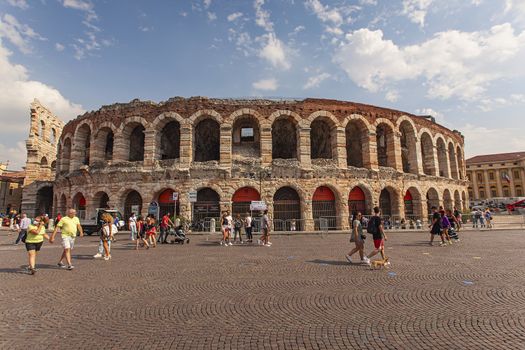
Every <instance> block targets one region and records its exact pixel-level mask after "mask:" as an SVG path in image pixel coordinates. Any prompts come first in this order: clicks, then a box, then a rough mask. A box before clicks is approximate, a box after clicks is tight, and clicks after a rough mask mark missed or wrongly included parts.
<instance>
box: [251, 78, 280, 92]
mask: <svg viewBox="0 0 525 350" xmlns="http://www.w3.org/2000/svg"><path fill="white" fill-rule="evenodd" d="M252 87H253V88H254V89H256V90H262V91H275V90H277V88H278V87H279V84H278V83H277V80H276V79H275V78H270V79H261V80H259V81H256V82H254V83H253V84H252Z"/></svg>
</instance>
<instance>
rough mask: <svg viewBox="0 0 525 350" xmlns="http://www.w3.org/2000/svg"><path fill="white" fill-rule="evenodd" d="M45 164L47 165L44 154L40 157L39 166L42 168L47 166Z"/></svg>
mask: <svg viewBox="0 0 525 350" xmlns="http://www.w3.org/2000/svg"><path fill="white" fill-rule="evenodd" d="M47 166H48V163H47V158H46V157H45V156H44V157H42V159H40V167H42V168H44V167H47Z"/></svg>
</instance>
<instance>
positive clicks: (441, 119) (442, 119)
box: [416, 107, 446, 125]
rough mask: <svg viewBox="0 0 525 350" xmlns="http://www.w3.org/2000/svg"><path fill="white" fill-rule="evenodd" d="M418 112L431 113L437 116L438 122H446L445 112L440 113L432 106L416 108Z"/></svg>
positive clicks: (422, 113) (420, 113)
mask: <svg viewBox="0 0 525 350" xmlns="http://www.w3.org/2000/svg"><path fill="white" fill-rule="evenodd" d="M416 114H418V115H430V116H432V117H434V118H436V122H437V123H438V124H442V125H444V124H446V121H445V115H444V114H443V113H440V112H438V111H435V110H433V109H432V108H428V107H427V108H419V109H416Z"/></svg>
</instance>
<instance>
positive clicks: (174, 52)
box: [0, 0, 525, 168]
mask: <svg viewBox="0 0 525 350" xmlns="http://www.w3.org/2000/svg"><path fill="white" fill-rule="evenodd" d="M197 95H198V96H209V97H247V96H257V97H264V96H272V97H287V98H303V97H323V98H333V99H341V100H349V101H356V102H363V103H369V104H374V105H379V106H384V107H390V108H394V109H399V110H403V111H407V112H410V113H415V114H424V115H428V114H430V115H433V116H435V117H436V119H437V120H438V121H439V122H441V123H443V124H444V125H446V126H447V127H449V128H451V129H458V130H460V131H461V132H462V133H463V134H464V135H465V137H466V153H467V156H474V155H477V154H485V153H496V152H510V151H524V150H525V137H523V129H524V126H525V120H524V119H523V118H524V117H525V0H333V1H329V0H230V1H227V0H178V1H153V0H152V1H139V0H137V1H135V0H100V1H96V0H0V123H1V124H0V125H1V126H2V127H1V128H0V161H2V162H5V161H6V160H10V164H11V166H12V167H13V168H20V167H21V166H22V165H23V163H24V162H25V143H24V142H25V139H26V137H27V133H28V121H29V104H30V102H31V101H32V100H33V98H35V97H37V98H38V99H40V101H41V102H42V103H44V104H45V105H47V106H48V107H49V108H50V109H51V110H53V111H54V112H55V113H56V114H58V115H59V116H60V117H61V118H62V119H63V120H66V121H67V120H70V119H72V118H74V117H76V116H77V115H78V114H80V113H83V112H84V111H86V110H95V109H98V108H100V106H102V105H105V104H111V103H114V102H127V101H130V100H132V99H134V98H140V99H142V100H154V101H162V100H166V99H168V98H169V97H172V96H185V97H189V96H197Z"/></svg>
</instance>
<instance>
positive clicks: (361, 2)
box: [359, 0, 377, 6]
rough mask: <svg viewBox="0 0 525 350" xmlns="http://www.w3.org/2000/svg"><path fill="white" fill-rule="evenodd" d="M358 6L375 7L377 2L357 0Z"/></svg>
mask: <svg viewBox="0 0 525 350" xmlns="http://www.w3.org/2000/svg"><path fill="white" fill-rule="evenodd" d="M359 4H360V5H371V6H375V5H377V0H359Z"/></svg>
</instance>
